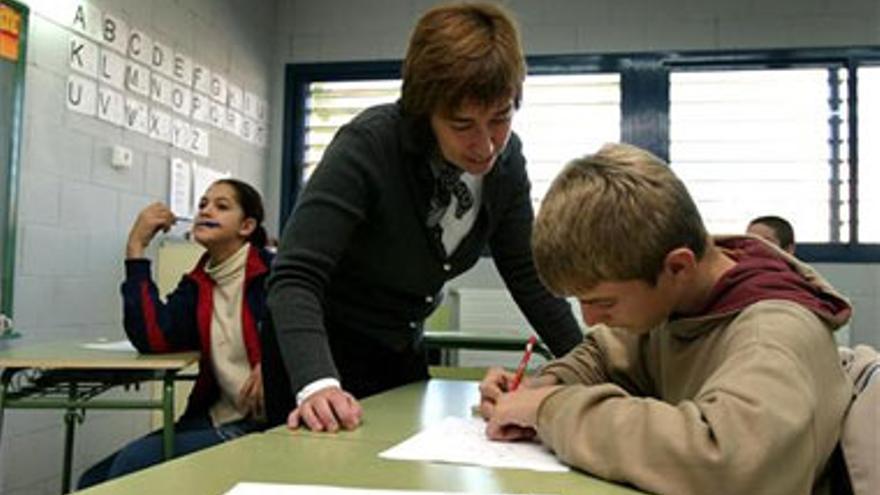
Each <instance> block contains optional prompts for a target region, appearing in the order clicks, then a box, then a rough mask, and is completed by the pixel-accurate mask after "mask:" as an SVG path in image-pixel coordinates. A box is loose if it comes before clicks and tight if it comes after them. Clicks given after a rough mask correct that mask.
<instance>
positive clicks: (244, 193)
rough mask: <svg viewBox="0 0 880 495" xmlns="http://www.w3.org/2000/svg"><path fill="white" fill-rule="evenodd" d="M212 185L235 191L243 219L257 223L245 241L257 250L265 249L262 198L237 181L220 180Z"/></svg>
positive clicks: (249, 187) (266, 237) (265, 235)
mask: <svg viewBox="0 0 880 495" xmlns="http://www.w3.org/2000/svg"><path fill="white" fill-rule="evenodd" d="M214 184H226V185H228V186H230V187H231V188H232V189H234V190H235V196H236V199H237V200H238V204H239V205H241V209H242V211H244V217H245V218H253V219H254V220H256V221H257V227H256V228H255V229H254V231H253V232H251V235H249V236H248V238H247V241H248V242H250V243H251V245H253V246H254V247H257V248H264V247H266V240H267V239H268V236H267V234H266V229H265V228H264V227H263V218H264V217H265V211H264V210H263V198H261V197H260V193H258V192H257V190H256V189H254V188H253V186H251V185H250V184H248V183H246V182H242V181H240V180H238V179H220V180H218V181H216V182H214Z"/></svg>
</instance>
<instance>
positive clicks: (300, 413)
mask: <svg viewBox="0 0 880 495" xmlns="http://www.w3.org/2000/svg"><path fill="white" fill-rule="evenodd" d="M362 415H363V410H362V409H361V405H360V403H359V402H358V401H357V399H355V398H354V397H353V396H352V395H351V394H349V393H348V392H346V391H345V390H342V389H341V388H339V387H327V388H324V389H321V390H319V391H317V392H315V393H313V394H312V395H310V396H309V397H308V398H307V399H306V400H304V401H303V403H302V404H300V406H299V407H297V408H296V409H294V410H293V411H291V412H290V414H289V415H288V416H287V427H288V428H290V429H291V430H295V429H297V428H299V427H300V425H303V424H305V426H306V427H308V428H309V429H310V430H312V431H324V432H328V433H335V432H337V431H339V430H340V429H343V430H354V429H355V428H357V427H358V426H360V424H361V416H362Z"/></svg>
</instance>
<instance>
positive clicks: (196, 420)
mask: <svg viewBox="0 0 880 495" xmlns="http://www.w3.org/2000/svg"><path fill="white" fill-rule="evenodd" d="M263 215H264V214H263V203H262V200H261V199H260V195H259V193H258V192H257V191H256V190H254V188H253V187H251V186H250V185H248V184H246V183H244V182H241V181H238V180H235V179H221V180H219V181H217V182H215V183H213V184H212V185H211V186H210V187H209V188H208V190H207V191H205V195H204V196H202V198H201V200H200V202H199V210H198V214H197V215H196V217H195V220H194V223H193V230H192V235H193V238H194V239H195V241H196V242H198V243H199V244H201V245H202V246H204V248H205V250H206V252H205V254H204V255H203V256H202V258H201V259H200V260H199V261H198V263H197V264H196V266H195V267H194V268H193V270H192V271H191V272H189V273H188V274H186V275H185V276H184V277H183V279H181V281H180V283H179V284H178V286H177V288H176V289H175V290H174V292H172V293H171V294H170V295H169V296H168V298H167V303H162V301H161V300H160V299H159V293H158V291H157V289H156V285H155V284H154V283H153V280H152V278H151V277H150V261H149V260H148V259H146V258H144V249H145V248H146V247H147V245H148V244H149V243H150V241H151V240H152V239H153V237H154V236H155V235H156V233H157V232H159V231H160V230H165V231H167V230H168V229H169V228H170V227H171V226H172V225H173V224H174V222H175V217H174V214H173V213H172V212H171V210H170V209H169V208H168V207H167V206H166V205H164V204H162V203H153V204H151V205H150V206H148V207H146V208H145V209H144V210H143V211H141V212H140V214H139V215H138V217H137V220H135V223H134V225H132V227H131V232H130V234H129V238H128V245H127V248H126V256H125V258H126V260H125V271H126V278H125V282H123V284H122V297H123V302H124V323H125V332H126V334H128V338H129V339H130V340H131V342H132V343H133V344H134V345H135V347H137V349H138V350H139V351H140V352H144V353H161V352H177V351H187V350H198V351H200V352H201V360H200V362H199V375H198V378H196V383H195V387H194V388H193V391H192V393H191V394H190V396H189V402H188V404H187V408H186V411H185V412H184V414H183V417H182V418H181V419H180V420H179V421H178V422H177V424H175V426H174V454H175V455H178V456H179V455H183V454H187V453H190V452H195V451H197V450H201V449H203V448H206V447H210V446H212V445H215V444H218V443H221V442H224V441H226V440H230V439H233V438H236V437H239V436H241V435H244V434H246V433H250V432H252V431H255V430H257V429H260V428H262V427H263V426H264V423H265V421H264V412H263V379H262V374H261V365H260V358H261V351H260V337H259V335H258V333H259V331H258V323H259V322H260V321H261V320H262V318H263V316H264V312H265V300H266V297H265V288H264V286H265V279H266V276H267V274H268V272H269V265H270V263H271V254H270V253H269V252H268V251H266V250H265V249H264V246H265V244H266V231H265V230H264V229H263V226H262V222H263ZM163 458H164V457H163V451H162V436H161V430H160V431H156V432H153V433H151V434H150V435H147V436H146V437H143V438H140V439H138V440H136V441H134V442H132V443H130V444H129V445H127V446H126V447H124V448H123V449H122V450H120V451H118V452H116V453H114V454H112V455H111V456H109V457H107V458H106V459H104V460H103V461H101V462H99V463H98V464H96V465H95V466H93V467H91V468H90V469H89V470H88V471H86V472H85V474H83V476H82V478H81V479H80V482H79V488H85V487H88V486H91V485H94V484H96V483H100V482H102V481H105V480H108V479H112V478H115V477H117V476H121V475H123V474H127V473H130V472H133V471H137V470H139V469H143V468H145V467H148V466H151V465H153V464H157V463H159V462H161V461H162V460H163Z"/></svg>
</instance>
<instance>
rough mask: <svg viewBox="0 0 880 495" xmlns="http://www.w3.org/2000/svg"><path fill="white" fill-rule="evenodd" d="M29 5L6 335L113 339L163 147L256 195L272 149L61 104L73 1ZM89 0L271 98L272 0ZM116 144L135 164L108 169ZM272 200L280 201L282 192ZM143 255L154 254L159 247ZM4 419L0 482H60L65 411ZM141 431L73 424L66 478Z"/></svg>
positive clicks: (137, 426)
mask: <svg viewBox="0 0 880 495" xmlns="http://www.w3.org/2000/svg"><path fill="white" fill-rule="evenodd" d="M20 1H21V0H20ZM24 3H25V4H28V5H29V7H30V8H31V20H30V36H29V38H28V50H27V73H26V89H25V91H26V95H25V98H26V101H25V118H24V123H25V131H24V132H25V136H24V141H23V149H22V163H21V180H20V185H21V195H20V204H19V224H18V249H17V260H16V278H15V313H14V314H15V322H16V329H17V330H18V332H20V333H21V335H22V337H21V338H20V339H17V340H16V341H13V342H11V343H8V344H7V345H21V344H27V343H31V342H37V341H44V340H56V339H71V338H77V339H91V338H98V337H109V338H111V339H121V338H124V335H123V333H122V326H121V305H120V300H119V296H118V294H119V283H120V282H121V280H122V277H123V264H122V258H123V252H124V246H125V239H126V238H127V234H128V229H129V227H130V225H131V222H132V220H133V219H134V218H135V216H136V214H137V212H138V211H139V210H140V209H141V208H143V207H144V206H146V205H147V204H149V203H150V202H152V201H157V200H161V201H165V200H167V196H168V183H169V178H168V169H169V159H170V157H172V156H174V157H181V158H184V159H186V160H196V161H198V163H200V164H202V165H206V166H208V167H211V168H214V169H216V170H219V171H229V172H231V173H232V174H233V175H234V176H238V177H241V178H243V179H244V180H247V181H249V182H251V183H252V184H254V185H255V186H257V187H258V188H259V189H261V190H263V191H264V192H265V191H267V189H273V188H274V185H272V184H270V183H268V182H267V181H266V177H265V171H266V167H267V163H268V159H269V148H268V146H265V147H262V146H257V145H255V144H253V143H250V142H247V141H245V140H243V139H242V138H241V137H240V136H237V135H233V134H232V133H230V132H227V131H223V130H219V129H211V128H210V126H204V127H206V128H208V133H209V135H210V141H209V143H210V148H209V152H208V156H206V157H203V156H199V155H196V154H193V153H190V152H188V151H186V150H183V149H179V148H174V147H173V146H172V145H170V144H167V143H164V142H161V141H158V140H155V139H151V138H150V137H149V136H147V135H144V134H142V133H140V132H137V131H133V130H129V129H126V128H122V127H117V126H116V125H113V124H110V123H107V122H105V121H102V120H100V119H98V118H96V117H90V116H87V115H83V114H80V113H77V112H74V111H71V110H68V108H67V105H66V103H65V98H66V96H65V90H66V84H67V83H68V78H69V76H70V75H71V74H74V73H75V72H74V71H73V70H72V69H71V66H70V62H69V60H68V51H67V50H68V43H69V40H70V37H71V31H70V29H69V25H70V24H69V18H66V17H65V16H66V14H63V13H62V12H65V11H68V9H69V8H70V6H71V5H74V4H76V3H77V2H75V1H74V0H24ZM88 3H89V4H90V5H91V6H93V7H96V8H97V9H100V10H102V11H105V12H108V13H110V14H111V15H113V16H115V17H116V18H118V19H121V20H122V21H124V22H126V23H127V24H129V25H130V26H135V27H137V28H138V29H140V30H143V31H144V32H145V33H148V34H149V35H150V36H152V38H153V39H155V40H159V41H160V42H161V43H163V44H164V45H166V46H167V47H168V48H170V49H172V50H174V51H179V52H183V53H185V54H187V55H188V56H189V57H191V58H192V59H193V60H194V61H196V62H198V63H201V64H204V65H205V66H207V67H209V68H210V69H211V70H213V71H216V72H217V73H219V74H222V75H223V76H224V77H225V78H226V79H227V80H229V81H234V82H235V83H236V84H238V85H239V86H241V87H242V88H243V89H244V90H247V91H251V92H252V93H254V94H257V95H260V96H261V97H262V98H264V99H266V101H267V103H269V104H271V101H272V95H271V93H272V86H273V85H274V81H273V78H272V76H271V75H272V74H273V72H275V68H276V66H277V64H276V61H275V54H274V52H275V47H276V45H277V42H276V39H275V32H276V2H275V1H274V0H271V1H269V0H267V1H254V0H88ZM83 77H86V78H87V79H94V78H89V77H88V76H83ZM119 92H120V93H123V94H125V95H128V94H129V93H130V92H128V91H125V90H120V91H119ZM145 101H146V102H147V103H150V102H149V100H148V99H145ZM165 110H166V112H167V113H169V114H174V112H173V111H170V110H168V109H165ZM190 121H191V119H190ZM117 144H121V145H124V146H125V147H127V148H129V149H131V150H132V152H133V164H132V166H131V168H130V169H122V170H117V169H114V168H112V167H111V166H110V150H111V148H112V146H113V145H117ZM275 197H276V198H277V195H276V196H275ZM274 201H275V202H274V203H273V204H277V199H276V200H274ZM154 244H155V243H154ZM149 254H151V255H155V249H153V250H151V252H150V253H149ZM141 393H146V392H141ZM4 423H5V424H4V425H3V439H2V444H0V493H4V494H6V495H24V494H28V495H32V494H37V495H39V494H56V493H58V492H59V491H60V472H61V458H62V442H63V430H62V428H61V425H62V413H61V412H58V411H47V412H38V411H10V412H7V413H6V418H5V422H4ZM149 428H150V418H149V414H148V413H141V412H108V413H101V412H95V411H89V412H88V413H87V415H86V419H85V422H84V424H82V425H81V426H80V427H79V428H78V435H77V439H76V451H75V455H74V460H75V468H76V469H75V473H74V475H75V476H78V475H79V473H80V472H81V471H82V470H83V469H84V468H85V467H87V466H88V465H90V464H92V463H94V462H95V461H97V460H98V459H100V458H101V457H103V456H105V455H107V454H109V453H110V452H112V451H113V450H115V449H116V448H118V447H119V446H121V445H122V444H123V443H125V442H126V441H128V440H130V439H132V438H134V437H135V436H139V435H141V434H143V433H145V432H147V431H148V429H149Z"/></svg>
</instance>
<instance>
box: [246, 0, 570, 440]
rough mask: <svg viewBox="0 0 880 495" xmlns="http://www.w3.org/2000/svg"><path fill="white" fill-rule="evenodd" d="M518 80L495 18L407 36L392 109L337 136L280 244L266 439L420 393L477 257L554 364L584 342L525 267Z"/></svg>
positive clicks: (497, 11) (474, 18)
mask: <svg viewBox="0 0 880 495" xmlns="http://www.w3.org/2000/svg"><path fill="white" fill-rule="evenodd" d="M524 78H525V59H524V57H523V53H522V47H521V45H520V39H519V33H518V31H517V28H516V26H515V24H514V22H513V20H512V19H511V18H510V16H509V14H508V13H507V12H505V11H504V10H503V9H502V8H500V7H499V6H498V5H495V4H491V3H485V4H481V3H452V4H442V5H440V6H438V7H435V8H433V9H431V10H429V11H428V12H427V13H425V14H424V15H423V16H422V17H421V19H420V20H419V21H418V23H417V25H416V27H415V30H414V32H413V34H412V37H411V38H410V43H409V48H408V50H407V54H406V59H405V61H404V63H403V87H402V95H401V99H400V101H398V102H397V103H393V104H387V105H379V106H375V107H372V108H369V109H367V110H365V111H364V112H362V113H361V114H360V115H358V116H357V117H355V118H354V119H353V120H352V121H351V122H349V123H348V124H347V125H345V126H343V127H342V128H341V129H340V130H339V132H338V133H337V134H336V136H335V137H334V138H333V141H332V142H331V143H330V145H329V146H328V148H327V150H326V151H325V153H324V156H323V158H322V159H321V163H320V165H319V166H318V167H317V169H316V171H315V173H314V174H313V175H312V176H311V178H310V179H309V182H308V184H307V185H306V187H305V189H304V190H303V192H302V195H301V197H300V198H299V202H298V204H297V207H296V210H295V211H294V212H293V215H292V216H291V219H290V221H289V222H288V224H287V226H286V228H285V231H284V234H283V237H282V239H281V245H280V247H279V252H278V260H277V262H276V264H275V266H274V267H273V272H272V276H271V277H270V280H269V299H268V305H269V308H270V313H271V321H272V323H273V326H274V331H270V330H269V329H267V331H266V332H263V334H262V335H261V336H262V337H263V338H264V339H265V340H264V345H263V349H264V369H265V371H266V373H265V376H266V401H267V412H268V416H269V420H270V423H281V422H284V421H285V420H286V421H287V423H288V425H289V426H291V427H297V426H299V425H300V424H302V423H304V424H305V425H306V426H308V427H309V428H311V429H312V430H317V431H335V430H337V429H339V428H354V427H356V426H357V425H358V424H359V423H360V416H361V409H360V406H359V403H358V399H360V398H362V397H366V396H368V395H372V394H375V393H378V392H381V391H383V390H388V389H390V388H393V387H396V386H399V385H403V384H406V383H410V382H415V381H419V380H424V379H426V378H427V377H428V372H427V363H426V358H425V352H424V349H423V346H422V335H423V333H422V324H423V321H424V319H425V318H426V317H427V316H428V315H429V314H430V313H431V312H432V311H433V310H434V309H435V308H436V306H437V305H438V304H439V302H440V301H439V296H438V293H439V291H440V290H441V288H442V287H443V284H444V283H445V282H446V281H447V280H449V279H451V278H453V277H455V276H457V275H459V274H461V273H462V272H464V271H466V270H468V269H469V268H470V267H472V266H473V265H474V264H475V263H476V262H477V260H478V259H479V257H480V255H481V254H482V253H484V252H485V250H486V248H487V247H488V249H489V251H490V252H491V254H492V258H493V260H494V262H495V265H496V266H497V268H498V271H499V273H500V274H501V277H502V278H503V279H504V283H505V285H506V286H507V288H508V290H509V291H510V293H511V294H512V296H513V298H514V300H515V301H516V303H517V305H518V306H519V308H520V309H521V311H522V312H523V313H524V314H525V316H526V317H527V318H528V320H529V323H531V325H532V326H533V327H534V328H535V329H536V330H537V332H538V333H539V334H540V335H541V337H542V338H543V340H544V342H545V343H546V344H547V345H548V346H549V347H550V349H551V350H552V351H553V352H554V353H555V354H557V355H560V354H564V353H565V352H567V351H568V350H569V349H571V348H572V347H574V346H575V345H577V344H578V343H579V342H580V341H581V339H582V337H581V332H580V329H579V327H578V325H577V323H576V321H575V319H574V317H573V315H572V311H571V308H570V306H569V305H568V303H566V302H565V301H563V300H561V299H557V298H554V297H552V296H551V295H550V293H548V292H547V290H546V289H545V288H544V286H543V285H542V284H541V282H540V281H539V280H538V277H537V274H536V272H535V267H534V264H533V261H532V253H531V248H530V246H529V240H530V236H531V231H532V221H533V212H532V203H531V196H530V193H529V188H530V185H529V179H528V176H527V174H526V167H525V158H524V157H523V154H522V151H521V146H522V145H521V143H520V140H519V138H518V137H517V136H516V135H515V134H513V133H512V132H511V121H512V119H513V115H514V113H515V111H516V109H517V108H518V107H519V104H520V100H521V97H522V86H523V80H524Z"/></svg>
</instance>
